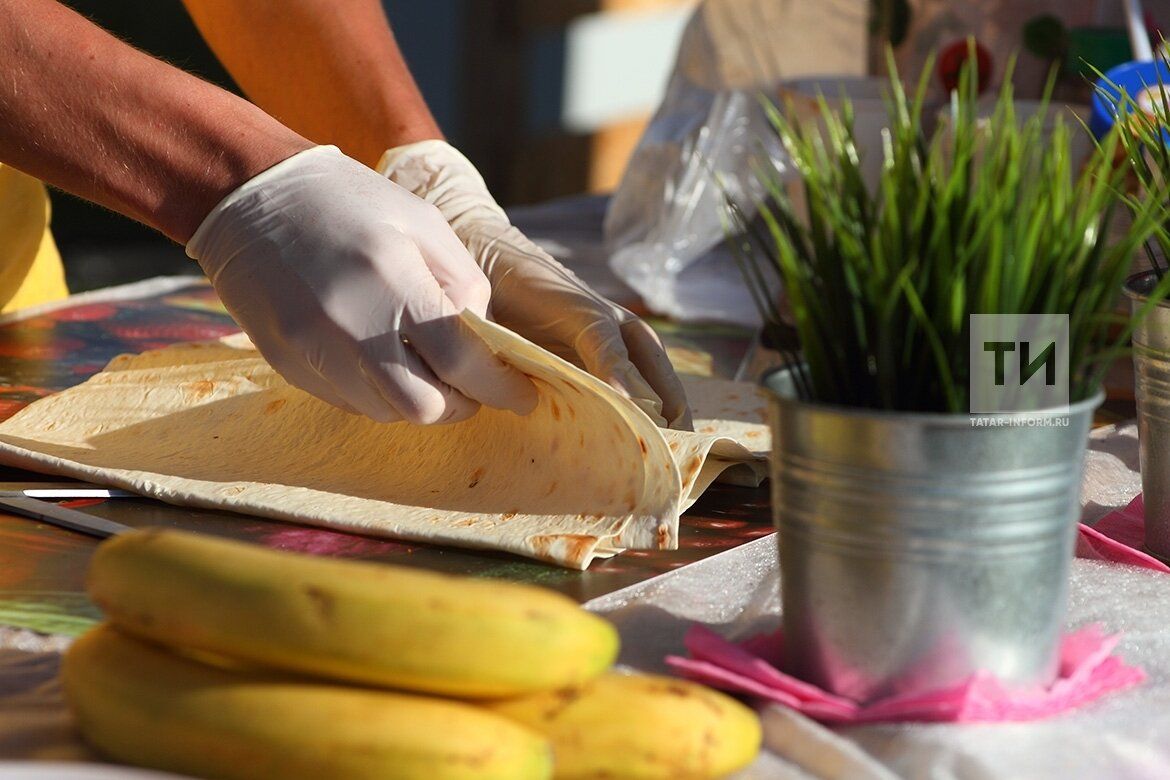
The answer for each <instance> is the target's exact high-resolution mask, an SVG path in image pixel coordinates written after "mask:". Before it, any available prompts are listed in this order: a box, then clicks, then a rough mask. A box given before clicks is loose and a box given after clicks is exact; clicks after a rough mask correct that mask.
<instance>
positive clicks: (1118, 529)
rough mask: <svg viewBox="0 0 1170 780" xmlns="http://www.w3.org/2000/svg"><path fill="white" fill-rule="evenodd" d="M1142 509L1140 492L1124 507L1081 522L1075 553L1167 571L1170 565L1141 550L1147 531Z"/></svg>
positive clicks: (1097, 559) (1143, 507) (1095, 559)
mask: <svg viewBox="0 0 1170 780" xmlns="http://www.w3.org/2000/svg"><path fill="white" fill-rule="evenodd" d="M1144 512H1145V505H1144V504H1143V503H1142V497H1141V496H1140V495H1139V496H1138V497H1137V498H1135V499H1134V500H1133V501H1130V502H1129V506H1127V507H1126V508H1125V509H1117V510H1115V511H1113V512H1110V513H1109V514H1107V515H1105V517H1102V518H1101V519H1100V520H1098V521H1097V522H1096V524H1094V525H1092V526H1087V525H1085V524H1084V523H1082V524H1081V526H1080V529H1079V533H1078V535H1077V557H1078V558H1087V559H1089V560H1091V561H1112V562H1114V563H1127V564H1129V565H1130V566H1141V567H1142V568H1144V569H1153V570H1154V571H1163V572H1170V566H1167V565H1166V564H1164V563H1162V562H1161V561H1159V560H1158V559H1157V558H1155V557H1153V556H1152V555H1149V554H1148V553H1144V552H1142V545H1143V544H1144V543H1145V535H1146V521H1145V515H1144Z"/></svg>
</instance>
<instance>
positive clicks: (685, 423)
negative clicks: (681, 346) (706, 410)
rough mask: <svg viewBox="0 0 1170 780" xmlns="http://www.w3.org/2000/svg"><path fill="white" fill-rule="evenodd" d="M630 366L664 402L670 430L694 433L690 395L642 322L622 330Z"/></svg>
mask: <svg viewBox="0 0 1170 780" xmlns="http://www.w3.org/2000/svg"><path fill="white" fill-rule="evenodd" d="M621 330H622V336H623V337H624V339H625V344H626V349H627V350H628V352H629V355H630V362H632V363H633V364H634V366H636V367H637V369H638V371H639V372H640V373H641V375H642V376H643V377H644V378H645V379H646V381H647V382H648V383H649V384H650V386H651V387H653V388H654V392H655V393H657V394H658V397H659V398H661V399H662V416H663V417H664V418H666V421H667V423H668V424H669V426H670V427H671V428H677V429H679V430H684V431H690V430H694V427H695V426H694V422H693V421H692V420H691V408H690V405H689V404H688V403H687V392H686V390H685V389H684V388H683V384H682V382H681V381H680V380H679V378H678V374H677V373H675V370H674V366H673V365H671V362H670V357H669V356H668V355H667V354H666V349H665V348H664V347H663V346H662V341H661V340H660V339H659V338H658V334H657V333H655V332H654V329H653V328H651V327H650V326H649V325H647V324H646V323H645V322H643V321H642V320H639V319H634V320H630V321H629V322H626V323H624V324H623V325H622V326H621Z"/></svg>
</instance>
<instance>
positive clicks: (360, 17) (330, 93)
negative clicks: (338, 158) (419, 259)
mask: <svg viewBox="0 0 1170 780" xmlns="http://www.w3.org/2000/svg"><path fill="white" fill-rule="evenodd" d="M183 1H184V3H185V4H186V6H187V10H188V11H189V12H190V13H191V17H192V18H193V19H194V20H195V24H196V25H197V26H198V27H199V30H200V32H202V33H203V37H204V38H205V39H206V40H207V42H208V44H209V45H210V46H211V48H212V49H213V50H214V51H215V53H216V55H217V56H218V57H219V59H220V61H221V62H223V64H224V65H225V66H226V67H227V69H228V71H229V72H230V73H231V74H232V76H233V77H234V78H235V80H236V82H237V83H239V85H240V86H241V87H242V88H243V90H244V92H245V93H246V94H247V95H248V97H249V98H250V99H251V100H252V101H254V102H255V103H256V104H257V105H258V106H260V107H261V108H263V109H264V110H265V111H267V112H269V113H270V114H272V115H273V116H274V117H276V118H277V119H279V120H280V121H281V122H283V123H284V124H286V125H288V126H289V127H291V128H292V129H294V130H296V131H297V132H298V133H300V134H301V135H303V136H305V137H306V138H311V139H312V140H313V141H316V142H317V143H328V144H336V145H337V146H339V147H341V149H342V151H344V152H346V153H347V154H349V155H350V156H351V157H354V158H356V159H358V160H361V161H362V162H364V163H366V164H367V165H371V166H372V165H374V164H375V163H376V162H377V161H378V157H379V156H380V155H381V154H382V152H383V151H385V149H386V148H387V147H390V146H398V145H400V144H406V143H411V142H413V141H421V140H424V139H428V138H441V137H442V133H441V131H440V130H439V127H438V125H436V124H435V120H434V118H433V117H432V116H431V113H430V110H429V109H428V108H427V106H426V103H425V101H424V100H423V98H422V95H421V94H420V93H419V91H418V87H417V86H416V85H415V83H414V79H413V78H412V77H411V75H410V71H409V70H408V69H407V67H406V63H405V61H404V60H403V59H402V54H401V52H400V51H399V49H398V45H397V43H395V41H394V36H393V35H392V33H391V32H390V27H389V24H388V23H387V21H386V15H385V12H384V11H383V10H382V4H381V3H380V2H379V1H378V0H183Z"/></svg>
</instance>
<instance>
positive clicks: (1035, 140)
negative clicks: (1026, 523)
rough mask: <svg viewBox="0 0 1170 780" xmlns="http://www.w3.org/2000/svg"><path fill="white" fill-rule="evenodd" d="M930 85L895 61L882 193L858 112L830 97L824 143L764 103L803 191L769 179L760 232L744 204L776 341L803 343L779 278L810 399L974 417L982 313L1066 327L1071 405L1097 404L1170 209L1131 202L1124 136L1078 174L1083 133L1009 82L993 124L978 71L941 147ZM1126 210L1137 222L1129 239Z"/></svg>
mask: <svg viewBox="0 0 1170 780" xmlns="http://www.w3.org/2000/svg"><path fill="white" fill-rule="evenodd" d="M969 61H974V57H972V58H970V60H969ZM930 70H931V68H930V67H929V65H928V66H927V67H926V68H925V69H924V73H923V77H922V79H921V80H920V81H919V83H918V85H917V88H916V90H915V91H914V93H913V94H912V95H910V94H908V93H907V90H906V88H905V87H904V86H903V84H902V82H901V81H900V80H899V78H898V75H897V72H896V68H895V67H894V65H893V62H892V58H891V61H890V72H891V73H892V74H893V75H892V76H891V77H890V80H889V95H888V98H887V114H888V122H887V130H886V131H884V133H883V143H882V147H883V148H882V149H881V150H880V154H881V155H882V169H881V174H880V180H879V182H878V184H877V186H876V188H875V189H873V191H871V190H870V189H868V188H867V187H866V185H865V183H864V181H863V179H862V168H861V152H860V150H859V149H858V145H857V141H856V138H855V136H854V131H853V116H852V109H851V107H850V104H849V102H848V100H844V101H843V108H842V109H841V111H840V112H839V113H837V112H834V111H833V110H831V109H830V108H829V106H828V104H827V103H826V101H824V99H823V98H822V99H821V112H822V114H823V115H824V119H823V125H822V126H821V127H820V128H819V129H818V128H815V127H809V126H802V125H800V124H797V123H795V122H793V121H790V120H789V119H788V118H786V116H785V114H784V113H783V112H782V111H781V110H780V109H779V108H777V107H776V106H775V105H774V104H772V103H769V102H766V103H765V110H766V111H767V112H768V116H769V119H770V121H771V123H772V125H773V127H774V128H775V130H776V132H777V133H778V134H779V136H780V139H781V140H782V142H783V145H784V147H785V149H786V150H787V152H788V155H789V156H790V158H791V166H792V169H793V170H794V171H795V174H796V179H797V181H796V186H795V190H794V189H792V188H790V186H789V185H790V180H791V176H792V174H791V172H788V171H785V170H781V169H779V168H768V169H760V170H758V171H757V172H756V175H757V176H758V177H759V178H760V181H761V183H762V184H763V185H764V189H765V191H766V192H767V193H768V197H767V198H766V199H765V200H764V201H762V202H760V203H759V204H757V205H758V211H759V216H758V218H756V219H750V220H749V219H748V218H747V217H746V216H745V215H744V213H743V212H742V211H741V210H739V209H738V208H736V207H735V206H734V205H732V204H731V203H730V201H729V202H728V210H729V216H730V220H731V225H730V227H731V228H732V230H733V232H734V233H735V234H736V237H735V238H733V239H732V243H733V246H734V248H735V249H736V250H737V253H738V254H739V257H740V260H741V266H742V269H743V271H744V273H745V274H746V276H747V278H748V281H749V284H750V286H751V288H752V289H753V291H754V293H755V294H756V299H757V304H758V305H759V306H760V308H761V312H762V314H763V316H764V320H765V323H766V325H765V332H766V334H768V335H769V336H770V341H771V342H772V343H773V344H777V345H779V346H780V347H781V348H785V347H789V348H791V347H793V346H794V344H793V343H792V340H791V338H790V335H791V334H790V331H791V328H790V327H789V326H787V325H786V324H785V322H784V320H783V319H782V318H781V314H780V307H779V301H778V300H777V299H776V298H775V296H773V295H771V294H769V293H768V292H767V291H768V290H770V289H775V286H776V285H775V283H774V281H775V279H776V278H777V277H778V278H779V280H780V281H781V282H782V283H783V287H784V289H785V293H786V295H787V298H788V303H789V307H790V311H791V321H792V322H793V323H794V325H795V334H796V336H798V338H799V349H800V354H799V355H798V356H796V355H794V356H793V359H792V360H791V361H790V363H791V365H792V368H793V370H794V379H795V384H796V387H797V390H798V392H799V394H800V396H801V397H802V398H803V399H804V400H808V401H814V402H819V403H829V404H838V405H846V406H853V407H864V408H872V409H887V410H901V411H919V412H966V411H968V408H969V405H968V394H969V393H968V387H969V385H968V381H969V370H970V369H969V359H968V350H969V343H968V342H969V338H970V328H969V316H970V315H972V314H1067V315H1069V334H1070V344H1069V357H1070V373H1071V382H1072V385H1071V387H1070V397H1071V400H1072V401H1074V402H1075V401H1078V400H1082V399H1085V398H1087V397H1091V396H1092V395H1093V394H1094V393H1096V392H1097V390H1098V389H1099V387H1100V383H1101V379H1102V376H1103V374H1104V371H1105V368H1106V366H1107V360H1106V358H1107V357H1111V356H1113V355H1115V354H1116V349H1115V348H1116V346H1117V343H1116V342H1117V341H1118V340H1119V339H1121V340H1123V339H1124V337H1125V335H1127V333H1128V331H1126V334H1125V335H1122V336H1118V335H1116V328H1114V329H1113V330H1114V335H1113V336H1110V335H1109V333H1110V328H1109V326H1110V324H1111V323H1113V324H1116V323H1117V315H1116V314H1114V310H1115V304H1116V301H1117V299H1118V292H1119V290H1120V288H1121V285H1122V283H1123V281H1124V279H1125V278H1126V276H1127V274H1128V271H1129V268H1130V263H1131V259H1132V257H1133V255H1134V253H1135V251H1136V250H1137V249H1138V248H1139V247H1141V246H1142V244H1143V243H1144V242H1145V241H1146V239H1147V238H1149V237H1150V236H1151V235H1153V234H1154V233H1156V232H1158V231H1160V230H1161V225H1162V223H1163V221H1164V220H1165V216H1166V209H1165V207H1164V205H1163V204H1164V202H1165V198H1164V197H1163V196H1162V194H1161V193H1159V194H1158V196H1157V197H1147V198H1143V199H1136V198H1129V197H1127V196H1126V195H1125V193H1124V188H1123V183H1124V180H1125V177H1126V175H1127V168H1128V167H1130V166H1128V165H1127V164H1121V165H1115V163H1114V157H1115V152H1116V151H1117V149H1118V144H1119V143H1120V142H1119V140H1118V139H1117V138H1116V137H1110V138H1107V139H1106V140H1105V141H1104V142H1102V143H1101V144H1100V145H1099V146H1097V147H1096V149H1095V151H1094V153H1093V155H1092V157H1091V158H1090V159H1089V161H1088V162H1087V163H1086V164H1085V165H1084V166H1083V168H1081V169H1079V170H1078V169H1077V168H1076V166H1075V165H1074V161H1073V159H1072V156H1071V149H1070V146H1071V144H1070V140H1071V134H1072V133H1073V132H1084V129H1083V128H1081V127H1076V126H1073V125H1071V124H1070V123H1069V122H1067V121H1066V120H1065V119H1064V118H1063V117H1060V116H1057V117H1055V120H1056V121H1055V123H1054V124H1052V126H1051V128H1048V127H1046V126H1045V125H1046V121H1045V117H1046V115H1047V114H1048V111H1049V109H1048V105H1047V104H1048V101H1047V98H1045V100H1044V102H1043V104H1044V108H1043V109H1042V110H1041V111H1039V112H1037V113H1036V114H1034V115H1032V116H1030V117H1027V118H1025V119H1021V118H1020V117H1018V116H1017V115H1016V106H1015V103H1014V101H1013V98H1012V86H1011V76H1010V69H1009V73H1008V75H1007V76H1005V78H1004V82H1003V86H1002V87H1001V88H1000V90H999V95H998V100H997V101H996V103H995V108H994V112H993V114H992V116H991V117H990V119H987V120H981V119H980V118H979V116H978V105H977V91H976V85H975V83H974V82H975V79H974V74H973V72H972V70H971V69H969V68H968V69H965V72H964V73H963V75H962V77H961V78H960V85H959V88H958V89H957V90H956V91H955V92H954V93H952V95H951V96H950V104H949V109H948V110H947V112H946V116H945V118H944V120H943V121H941V122H940V123H939V129H938V130H937V131H936V132H935V133H934V134H933V137H928V135H927V132H926V129H925V121H924V120H925V117H924V110H925V107H926V105H927V101H926V85H927V76H926V74H928V73H929V72H930ZM869 153H875V150H870V152H869ZM1123 210H1128V211H1130V212H1131V214H1132V221H1131V222H1130V223H1129V226H1128V227H1127V228H1125V229H1124V230H1118V229H1116V224H1115V223H1117V220H1119V219H1120V218H1121V217H1122V212H1123ZM1111 228H1113V230H1112V231H1111Z"/></svg>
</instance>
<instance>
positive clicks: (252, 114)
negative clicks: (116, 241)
mask: <svg viewBox="0 0 1170 780" xmlns="http://www.w3.org/2000/svg"><path fill="white" fill-rule="evenodd" d="M0 62H3V63H4V65H3V73H4V76H3V78H0V161H2V162H5V163H7V164H9V165H12V166H13V167H16V168H19V169H20V170H22V171H24V172H25V173H28V174H30V175H32V176H35V177H37V178H39V179H42V180H43V181H46V182H49V183H50V184H53V185H56V186H57V187H60V188H61V189H63V190H66V191H68V192H72V193H74V194H76V195H79V196H81V197H83V198H86V199H87V200H92V201H94V202H96V203H100V204H101V205H103V206H106V207H107V208H110V209H112V210H114V211H117V212H119V213H122V214H125V215H127V216H130V217H132V218H134V219H136V220H138V221H140V222H143V223H145V224H147V225H149V226H151V227H153V228H155V229H157V230H159V231H160V232H162V233H164V234H166V235H167V236H169V237H171V238H173V239H174V240H176V241H179V242H181V243H182V242H185V241H186V240H187V239H188V238H189V237H190V236H191V234H192V233H194V232H195V228H196V227H197V226H198V225H199V222H200V221H201V220H202V219H203V217H204V216H205V215H206V214H207V213H208V212H209V211H211V209H212V207H213V206H215V204H216V203H218V202H219V201H220V200H221V199H222V198H223V197H224V196H225V195H227V194H228V193H229V192H230V191H231V190H233V189H234V188H235V187H237V186H238V185H239V184H240V183H242V182H244V181H246V180H247V179H249V178H251V177H252V176H254V175H256V174H257V173H260V172H261V171H263V170H265V169H267V168H270V167H271V166H273V165H275V164H276V163H278V162H280V161H281V160H283V159H285V158H287V157H290V156H292V155H293V154H295V153H297V152H299V151H302V150H304V149H308V148H309V147H311V146H312V145H313V144H312V143H311V142H310V141H308V140H306V139H305V138H303V137H301V136H300V135H298V134H297V133H295V132H293V131H292V130H289V129H288V128H286V127H284V126H282V125H281V124H280V123H279V122H276V121H275V120H273V119H272V118H271V117H269V116H267V115H266V114H265V113H264V112H263V111H261V110H260V109H259V108H257V107H256V106H253V105H251V104H250V103H248V102H247V101H244V100H240V99H239V98H237V97H235V96H233V95H231V94H229V93H227V92H224V91H223V90H221V89H219V88H217V87H215V86H213V85H211V84H208V83H206V82H204V81H201V80H199V79H197V78H195V77H194V76H191V75H190V74H187V73H184V72H183V71H181V70H178V69H177V68H172V67H170V66H168V65H166V64H164V63H162V62H160V61H159V60H156V59H154V58H153V57H150V56H149V55H147V54H144V53H142V52H140V51H137V50H136V49H134V48H132V47H130V46H127V45H125V44H123V43H122V42H121V41H118V40H117V39H116V38H114V37H113V36H111V35H109V34H108V33H106V32H105V31H104V30H102V29H101V28H99V27H97V26H96V25H94V24H92V23H90V22H89V21H87V20H86V19H84V18H83V17H81V16H79V15H78V14H76V13H74V12H73V11H71V10H69V9H67V8H66V7H64V6H63V5H61V4H60V3H58V2H55V0H8V1H7V2H5V3H4V4H3V5H2V6H0Z"/></svg>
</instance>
